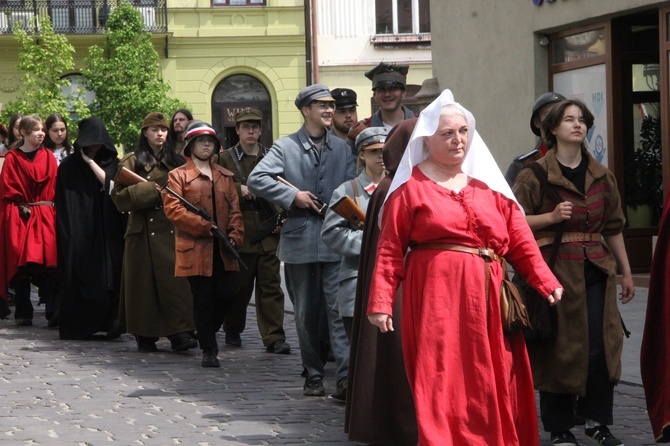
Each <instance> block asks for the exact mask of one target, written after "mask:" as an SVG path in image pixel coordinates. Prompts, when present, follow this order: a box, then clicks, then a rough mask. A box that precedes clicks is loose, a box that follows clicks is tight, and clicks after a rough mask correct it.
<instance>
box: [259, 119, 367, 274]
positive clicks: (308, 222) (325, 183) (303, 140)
mask: <svg viewBox="0 0 670 446" xmlns="http://www.w3.org/2000/svg"><path fill="white" fill-rule="evenodd" d="M355 172H356V166H355V158H354V156H353V154H352V153H351V150H350V149H349V146H347V144H346V143H345V142H344V141H342V140H341V139H340V138H338V137H337V136H335V135H333V134H332V133H331V132H326V138H325V141H324V144H323V147H322V148H321V151H319V150H318V149H317V148H316V147H315V146H314V144H313V143H312V141H311V140H310V139H309V135H308V134H307V132H306V131H305V127H304V126H303V127H301V128H300V130H298V131H297V132H296V133H293V134H291V135H288V136H285V137H283V138H279V139H278V140H277V141H275V143H274V144H273V145H272V147H271V148H270V151H269V152H268V154H267V155H265V157H264V158H263V159H262V160H261V161H260V163H258V165H257V166H256V167H255V168H254V170H253V171H251V174H250V175H249V179H248V180H247V186H248V187H249V190H250V191H251V193H252V194H254V195H256V196H259V197H263V198H265V199H267V200H269V201H271V202H273V203H275V204H277V205H279V206H281V207H282V208H284V209H289V208H290V207H291V204H292V203H293V200H294V199H295V196H296V195H297V193H298V190H296V189H293V188H291V187H289V186H286V185H284V184H282V183H279V182H278V181H277V180H276V177H277V176H281V177H283V178H284V179H286V180H287V181H288V182H289V183H291V184H293V185H294V186H295V187H297V188H298V189H299V190H304V191H310V192H312V193H313V194H314V195H316V196H317V197H318V198H319V199H320V200H321V201H323V202H324V203H330V198H331V196H332V194H333V191H334V190H335V188H337V187H338V186H339V185H340V184H342V183H343V182H345V181H347V180H350V179H352V178H354V177H355V176H356V173H355ZM322 226H323V220H322V219H321V218H320V217H319V216H317V215H316V214H309V215H307V214H306V215H303V216H298V217H290V218H288V219H287V221H286V223H285V224H284V226H283V227H282V230H281V237H280V238H279V249H278V250H277V257H279V260H281V261H283V262H285V263H295V264H300V263H314V262H337V261H339V260H340V256H339V255H338V254H336V253H334V252H333V251H331V250H330V249H329V248H328V247H327V246H326V245H325V244H324V243H323V241H322V240H321V227H322Z"/></svg>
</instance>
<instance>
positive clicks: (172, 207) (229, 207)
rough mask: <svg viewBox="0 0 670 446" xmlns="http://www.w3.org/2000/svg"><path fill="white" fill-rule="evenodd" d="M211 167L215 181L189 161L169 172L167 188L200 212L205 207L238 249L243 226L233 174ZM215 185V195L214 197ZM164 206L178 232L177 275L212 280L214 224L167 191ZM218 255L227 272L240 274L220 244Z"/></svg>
mask: <svg viewBox="0 0 670 446" xmlns="http://www.w3.org/2000/svg"><path fill="white" fill-rule="evenodd" d="M210 166H211V168H212V180H213V181H210V180H209V178H208V177H207V176H206V175H203V174H202V173H200V171H199V170H198V168H197V167H196V166H195V164H193V161H192V160H190V159H189V160H188V161H187V162H186V164H184V165H183V166H181V167H179V168H177V169H174V170H172V171H171V172H170V174H169V181H168V187H169V188H170V189H172V190H173V191H174V192H176V193H177V194H179V195H181V196H182V197H184V198H185V199H186V200H187V201H189V202H191V203H192V204H193V205H194V206H196V207H197V208H202V207H204V208H205V209H206V210H207V213H208V214H209V215H210V216H212V217H213V218H215V220H216V225H217V226H218V227H219V228H220V229H221V231H222V232H223V233H224V234H227V235H228V237H229V238H230V239H232V240H233V241H234V242H235V246H238V247H239V246H242V241H243V238H244V223H243V222H242V212H241V211H240V204H239V198H238V196H237V191H236V190H235V184H234V183H233V173H232V172H230V171H229V170H226V169H224V168H223V167H221V166H219V165H217V164H215V163H213V162H210ZM212 183H213V184H214V194H212ZM213 200H215V201H216V212H214V211H213V209H214V206H213V203H212V202H213ZM163 206H164V211H165V215H167V217H168V219H170V221H172V223H173V224H174V225H175V227H176V228H177V232H176V235H175V244H176V250H177V259H176V262H175V275H176V276H177V277H188V276H208V277H211V275H212V262H213V259H214V245H213V243H214V241H215V240H216V239H215V238H214V236H213V235H212V232H211V229H212V226H213V225H212V223H210V222H208V221H207V220H205V219H204V218H202V217H200V216H199V215H197V214H195V213H193V212H190V211H189V210H188V209H186V207H184V205H183V204H182V203H181V201H179V199H177V198H176V197H175V196H173V195H172V194H170V193H169V192H167V191H163ZM219 253H220V254H221V257H222V258H223V265H224V267H225V269H226V271H239V270H240V266H239V264H238V263H237V260H235V257H233V255H232V254H230V253H229V252H228V251H227V250H226V248H225V247H224V246H223V245H221V244H220V243H219Z"/></svg>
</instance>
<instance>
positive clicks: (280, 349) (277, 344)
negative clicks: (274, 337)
mask: <svg viewBox="0 0 670 446" xmlns="http://www.w3.org/2000/svg"><path fill="white" fill-rule="evenodd" d="M265 350H266V351H267V352H268V353H276V354H278V355H288V354H289V353H291V346H290V345H288V343H287V342H286V341H274V342H273V343H272V344H270V345H268V346H267V348H266V349H265Z"/></svg>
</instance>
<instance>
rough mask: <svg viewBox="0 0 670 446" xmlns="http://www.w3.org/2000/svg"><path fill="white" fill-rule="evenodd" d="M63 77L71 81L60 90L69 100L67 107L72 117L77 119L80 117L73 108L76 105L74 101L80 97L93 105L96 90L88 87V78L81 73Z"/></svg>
mask: <svg viewBox="0 0 670 446" xmlns="http://www.w3.org/2000/svg"><path fill="white" fill-rule="evenodd" d="M63 79H67V80H68V81H70V84H69V85H66V86H64V87H62V88H61V90H60V92H61V94H62V95H63V96H65V98H66V99H67V100H68V104H67V108H68V111H69V112H70V117H71V118H73V119H75V120H76V119H78V118H79V117H78V116H77V115H76V113H75V112H74V110H73V108H74V107H73V103H72V102H73V101H74V100H76V99H80V100H82V101H84V102H86V103H87V104H88V105H91V104H92V103H93V101H94V100H95V92H93V91H91V90H88V89H87V88H86V79H85V78H84V76H83V75H81V74H78V73H73V74H68V75H65V76H63Z"/></svg>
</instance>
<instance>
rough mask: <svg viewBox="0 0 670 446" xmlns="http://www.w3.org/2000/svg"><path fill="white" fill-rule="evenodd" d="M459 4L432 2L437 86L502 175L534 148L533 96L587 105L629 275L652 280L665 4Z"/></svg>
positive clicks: (664, 91) (669, 147)
mask: <svg viewBox="0 0 670 446" xmlns="http://www.w3.org/2000/svg"><path fill="white" fill-rule="evenodd" d="M457 3H459V2H450V3H449V7H447V6H445V5H441V2H438V1H434V2H433V3H431V8H433V6H434V7H435V9H432V11H434V13H435V15H438V16H440V17H444V20H443V23H444V24H445V26H443V27H441V28H440V29H439V30H438V29H437V27H436V26H435V27H433V67H434V72H435V75H436V76H437V78H438V79H439V82H440V85H441V86H445V87H448V88H452V89H453V90H454V95H455V97H456V99H457V100H458V101H459V102H462V103H463V104H464V105H465V106H466V107H468V108H470V109H471V110H472V111H473V113H474V115H475V117H476V118H477V129H478V130H479V132H480V133H481V134H482V137H483V138H484V140H485V141H486V142H487V143H488V144H489V146H490V147H491V150H492V151H493V153H494V156H495V157H496V160H497V161H498V163H499V165H500V168H501V169H502V170H503V171H504V170H505V169H506V168H507V166H508V165H509V162H510V161H511V159H512V158H513V157H514V156H515V155H517V154H520V153H524V152H527V151H529V150H530V149H531V148H532V147H533V146H534V144H535V141H534V137H533V135H532V134H531V133H530V129H529V128H528V123H529V118H530V111H531V107H532V104H533V101H534V99H535V98H536V97H537V96H539V95H540V94H542V93H544V92H546V91H556V92H559V93H562V94H563V95H565V96H566V97H573V98H578V99H581V100H583V101H584V102H585V103H586V104H587V105H588V106H589V108H590V109H591V111H592V112H593V114H594V116H595V118H596V121H595V125H594V127H593V129H592V131H591V132H590V133H589V135H588V138H587V143H588V146H589V150H590V151H591V153H592V154H593V155H594V156H595V157H596V158H597V159H598V160H599V161H600V162H601V163H603V164H604V165H606V166H608V167H609V169H610V170H612V171H613V172H614V174H615V176H616V178H617V182H618V187H619V191H620V193H621V197H622V200H623V203H622V204H623V205H624V207H625V209H626V215H627V219H628V224H627V227H626V229H625V232H624V237H625V239H626V245H627V248H628V254H629V257H630V261H631V266H632V268H633V272H647V271H648V270H649V266H650V263H651V254H652V237H653V236H654V235H656V234H657V232H658V227H657V225H658V219H659V216H660V211H661V208H662V203H663V193H664V191H663V188H662V185H663V184H668V180H670V163H669V162H668V161H667V160H670V130H669V129H668V126H667V125H662V124H661V123H666V122H668V118H669V117H670V101H669V99H668V94H669V93H670V84H669V81H668V71H669V70H668V64H669V57H668V52H670V31H669V29H670V27H669V23H670V2H644V1H638V2H635V3H636V4H637V5H636V7H635V8H634V9H630V4H631V2H630V1H618V0H589V1H586V0H563V1H561V2H555V1H542V0H533V1H530V0H528V1H527V2H514V4H513V5H512V4H510V3H509V2H506V3H505V4H504V5H503V4H502V3H499V4H492V3H488V2H486V3H485V2H483V1H478V2H468V4H467V5H459V4H457ZM455 10H459V11H455ZM454 20H455V22H454V23H452V21H454ZM452 25H453V26H452ZM438 33H443V34H442V35H438V36H436V34H438ZM456 36H458V39H456ZM438 54H440V55H448V57H444V56H441V57H438ZM455 61H458V62H459V63H455ZM483 86H485V87H486V88H483Z"/></svg>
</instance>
